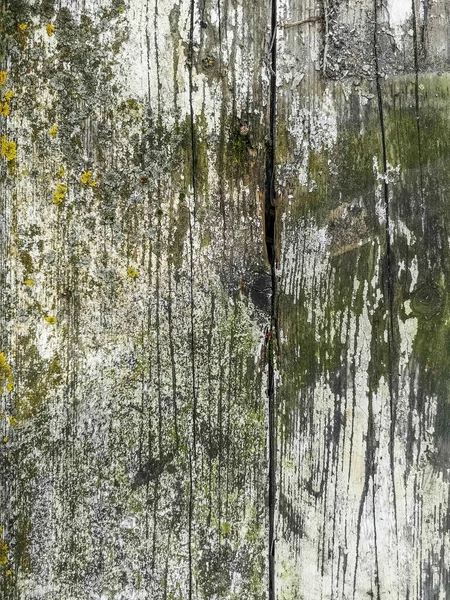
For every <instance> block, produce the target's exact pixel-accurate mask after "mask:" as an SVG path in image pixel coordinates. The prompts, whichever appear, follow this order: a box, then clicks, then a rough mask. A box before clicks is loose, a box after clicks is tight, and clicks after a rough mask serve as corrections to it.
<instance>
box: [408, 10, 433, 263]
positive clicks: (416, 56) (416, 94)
mask: <svg viewBox="0 0 450 600" xmlns="http://www.w3.org/2000/svg"><path fill="white" fill-rule="evenodd" d="M411 7H412V18H413V47H414V72H415V79H414V103H415V107H414V108H415V113H416V126H417V151H418V154H419V182H420V192H419V194H420V203H421V205H422V210H423V224H424V226H423V229H424V236H423V241H424V244H425V248H426V256H429V255H430V254H429V252H428V249H429V246H428V241H429V240H428V235H427V229H428V227H427V214H426V210H425V201H424V196H423V191H424V185H423V152H422V134H421V128H420V104H419V50H418V35H417V14H416V3H415V0H411ZM423 47H424V46H423Z"/></svg>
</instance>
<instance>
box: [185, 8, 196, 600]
mask: <svg viewBox="0 0 450 600" xmlns="http://www.w3.org/2000/svg"><path fill="white" fill-rule="evenodd" d="M194 10H195V0H191V6H190V11H191V14H190V25H189V48H188V60H187V67H188V74H189V112H190V121H191V153H192V176H191V185H192V196H193V207H192V210H190V211H189V252H190V257H189V271H190V272H189V276H190V330H191V332H190V337H191V374H192V447H191V449H190V450H189V517H188V553H189V555H188V563H189V595H188V598H189V600H192V588H193V567H192V562H193V560H192V522H193V513H194V469H195V463H196V432H197V391H196V369H195V330H194V232H193V227H194V223H195V219H196V214H197V211H196V207H197V178H196V172H197V150H196V140H195V126H194V104H193V93H194V88H193V82H192V69H193V60H194Z"/></svg>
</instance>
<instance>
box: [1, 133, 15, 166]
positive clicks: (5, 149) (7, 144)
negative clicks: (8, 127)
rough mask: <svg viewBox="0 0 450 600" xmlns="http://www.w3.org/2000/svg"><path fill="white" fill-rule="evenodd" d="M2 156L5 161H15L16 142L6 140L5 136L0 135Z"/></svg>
mask: <svg viewBox="0 0 450 600" xmlns="http://www.w3.org/2000/svg"><path fill="white" fill-rule="evenodd" d="M2 156H4V157H5V158H6V160H8V161H9V160H15V159H16V158H17V146H16V142H11V141H8V140H7V139H6V135H2Z"/></svg>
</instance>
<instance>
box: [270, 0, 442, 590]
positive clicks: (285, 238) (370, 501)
mask: <svg viewBox="0 0 450 600" xmlns="http://www.w3.org/2000/svg"><path fill="white" fill-rule="evenodd" d="M430 11H431V12H430ZM446 11H447V9H446V8H445V6H444V4H443V3H436V5H433V6H431V5H428V3H425V4H424V5H419V3H417V5H416V4H414V5H413V6H412V5H410V4H408V3H402V2H397V3H391V4H390V5H389V6H387V7H384V6H383V7H382V6H381V4H378V3H375V4H373V3H371V2H362V3H358V5H356V3H349V4H348V5H346V6H339V5H337V4H329V3H327V4H326V5H325V13H324V12H323V11H318V12H313V13H312V14H311V12H310V11H308V9H307V7H306V4H302V5H300V6H299V5H294V4H290V3H287V4H284V3H283V4H282V5H281V6H280V8H279V20H280V21H283V22H285V23H288V22H298V21H304V20H305V19H309V20H308V22H304V23H302V24H297V25H295V26H292V27H288V26H285V27H282V28H280V30H279V41H278V47H279V49H280V51H279V54H278V57H277V65H278V70H277V77H278V81H279V86H280V92H279V94H278V96H277V119H278V120H277V188H278V202H279V206H278V209H277V211H278V224H279V226H278V232H279V234H278V235H279V241H278V244H279V253H280V258H279V264H278V277H279V297H278V301H277V314H278V323H279V338H280V348H279V358H278V360H277V365H278V366H279V376H278V381H277V389H276V398H277V400H276V404H277V406H278V409H279V413H278V421H277V423H278V428H277V447H278V457H277V467H278V468H277V474H278V494H277V502H278V504H277V515H278V519H277V534H276V543H277V552H276V559H275V562H276V565H277V571H276V572H277V576H276V583H277V597H279V598H303V599H305V600H306V599H313V598H314V599H318V598H357V599H360V598H366V597H374V598H427V599H428V598H446V597H447V596H448V594H449V592H450V587H449V586H450V583H449V577H448V562H449V549H450V548H449V538H448V525H447V514H448V497H449V482H448V470H447V462H448V460H447V458H448V377H447V372H448V364H449V347H448V334H447V324H446V322H447V317H446V312H447V303H448V302H447V297H448V275H447V269H448V244H449V241H448V236H447V233H446V230H447V224H446V219H447V214H448V211H447V198H446V196H447V193H446V190H447V189H448V175H447V167H446V166H445V165H446V162H447V160H448V158H447V157H448V154H447V146H448V142H447V140H448V126H449V122H448V118H447V112H448V111H447V109H446V108H445V107H446V105H447V103H448V89H449V88H448V81H449V80H448V76H447V75H446V74H445V73H444V70H448V52H447V50H448V36H447V34H446V33H445V32H446V31H447V28H448V15H447V13H446ZM311 17H317V18H315V19H314V20H312V19H311Z"/></svg>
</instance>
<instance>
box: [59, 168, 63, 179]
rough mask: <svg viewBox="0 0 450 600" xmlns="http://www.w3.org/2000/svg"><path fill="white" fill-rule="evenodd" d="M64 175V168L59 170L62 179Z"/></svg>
mask: <svg viewBox="0 0 450 600" xmlns="http://www.w3.org/2000/svg"><path fill="white" fill-rule="evenodd" d="M63 175H64V167H61V168H60V169H59V176H60V177H62V176H63Z"/></svg>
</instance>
